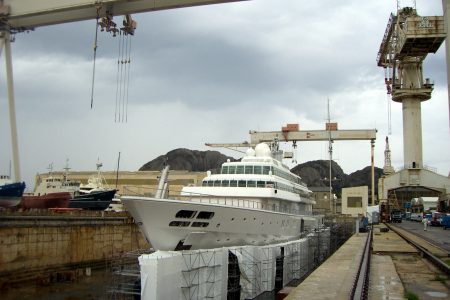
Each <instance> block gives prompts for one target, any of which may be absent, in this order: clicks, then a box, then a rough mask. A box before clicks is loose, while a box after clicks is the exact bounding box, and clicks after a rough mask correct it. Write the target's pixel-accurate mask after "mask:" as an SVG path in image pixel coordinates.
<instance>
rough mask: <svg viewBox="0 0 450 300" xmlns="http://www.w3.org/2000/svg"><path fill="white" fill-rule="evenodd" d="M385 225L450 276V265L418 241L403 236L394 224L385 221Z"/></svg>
mask: <svg viewBox="0 0 450 300" xmlns="http://www.w3.org/2000/svg"><path fill="white" fill-rule="evenodd" d="M385 225H386V226H387V227H388V228H389V229H390V230H392V231H393V232H395V233H396V234H398V235H399V236H400V237H401V238H403V239H404V240H405V241H406V242H407V243H409V244H411V245H412V246H414V247H415V248H416V249H417V250H419V252H420V254H421V256H422V257H424V258H426V259H428V260H429V261H430V262H431V263H432V264H433V265H434V266H436V267H437V268H438V269H439V270H441V271H442V272H443V273H445V274H446V275H447V276H450V266H449V265H447V264H446V263H445V262H444V261H443V260H441V259H440V258H439V257H437V256H435V255H434V254H432V253H431V252H430V251H428V250H427V249H425V248H424V247H422V246H420V245H419V244H418V243H416V242H414V241H412V240H411V239H409V238H408V237H407V236H405V235H404V234H403V233H402V232H400V231H399V230H397V229H396V228H395V227H394V226H391V225H390V224H388V223H385Z"/></svg>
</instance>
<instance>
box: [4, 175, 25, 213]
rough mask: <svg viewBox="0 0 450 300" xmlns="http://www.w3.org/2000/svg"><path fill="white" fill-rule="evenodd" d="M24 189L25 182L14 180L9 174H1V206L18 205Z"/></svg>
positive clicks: (11, 206) (10, 206)
mask: <svg viewBox="0 0 450 300" xmlns="http://www.w3.org/2000/svg"><path fill="white" fill-rule="evenodd" d="M24 190H25V182H12V180H11V179H10V177H9V176H7V175H0V207H3V208H13V207H17V206H18V205H19V204H20V201H21V200H22V195H23V191H24Z"/></svg>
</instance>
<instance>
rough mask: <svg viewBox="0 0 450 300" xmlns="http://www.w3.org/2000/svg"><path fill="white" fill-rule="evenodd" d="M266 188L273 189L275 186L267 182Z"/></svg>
mask: <svg viewBox="0 0 450 300" xmlns="http://www.w3.org/2000/svg"><path fill="white" fill-rule="evenodd" d="M266 187H268V188H273V187H275V185H274V184H273V181H267V183H266Z"/></svg>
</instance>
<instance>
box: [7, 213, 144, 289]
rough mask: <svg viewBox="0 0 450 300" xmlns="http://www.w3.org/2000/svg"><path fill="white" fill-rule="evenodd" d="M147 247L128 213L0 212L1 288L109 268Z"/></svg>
mask: <svg viewBox="0 0 450 300" xmlns="http://www.w3.org/2000/svg"><path fill="white" fill-rule="evenodd" d="M148 247H149V245H148V243H147V242H146V241H145V239H144V238H143V237H142V235H141V233H140V232H139V229H138V228H137V226H136V225H135V224H134V223H133V219H132V218H130V217H129V216H128V215H127V214H126V213H112V212H108V213H107V212H83V211H75V212H64V213H61V212H48V211H42V212H26V213H24V212H1V213H0V284H1V283H2V282H3V283H4V282H5V281H21V280H26V279H34V278H35V277H36V276H40V275H42V274H45V273H46V272H52V271H55V270H58V269H62V268H65V269H71V268H74V269H75V268H80V267H85V266H90V265H95V264H99V263H105V262H107V261H108V260H110V259H111V258H113V257H114V255H117V254H120V253H124V252H129V251H133V250H137V249H144V248H148Z"/></svg>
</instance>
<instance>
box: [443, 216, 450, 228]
mask: <svg viewBox="0 0 450 300" xmlns="http://www.w3.org/2000/svg"><path fill="white" fill-rule="evenodd" d="M441 225H442V229H444V230H445V229H448V228H450V216H449V215H447V216H443V217H442V221H441Z"/></svg>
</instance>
